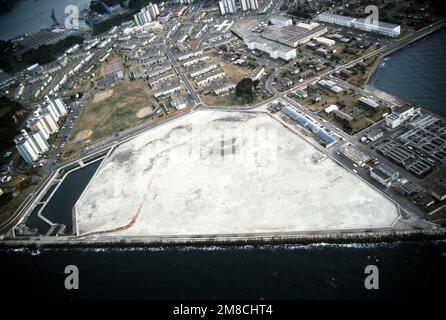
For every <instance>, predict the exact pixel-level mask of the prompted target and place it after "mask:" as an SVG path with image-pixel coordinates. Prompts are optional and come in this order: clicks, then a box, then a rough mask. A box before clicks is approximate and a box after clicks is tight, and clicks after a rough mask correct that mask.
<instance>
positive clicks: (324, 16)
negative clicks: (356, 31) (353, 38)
mask: <svg viewBox="0 0 446 320" xmlns="http://www.w3.org/2000/svg"><path fill="white" fill-rule="evenodd" d="M317 18H318V20H319V21H322V22H327V23H332V24H336V25H338V26H343V27H348V28H352V27H353V21H355V18H353V17H348V16H340V15H338V14H332V13H328V12H323V13H321V14H319V15H318V17H317Z"/></svg>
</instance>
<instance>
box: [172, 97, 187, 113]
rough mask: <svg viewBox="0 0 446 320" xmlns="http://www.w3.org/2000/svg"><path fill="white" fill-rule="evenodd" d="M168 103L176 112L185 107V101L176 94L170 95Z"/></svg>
mask: <svg viewBox="0 0 446 320" xmlns="http://www.w3.org/2000/svg"><path fill="white" fill-rule="evenodd" d="M170 103H171V104H172V107H174V108H175V109H176V110H181V109H184V108H186V107H187V103H186V100H185V99H184V98H182V97H180V96H178V95H176V94H171V95H170Z"/></svg>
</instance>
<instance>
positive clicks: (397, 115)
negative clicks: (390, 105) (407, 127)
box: [386, 105, 420, 128]
mask: <svg viewBox="0 0 446 320" xmlns="http://www.w3.org/2000/svg"><path fill="white" fill-rule="evenodd" d="M419 111H420V110H419V109H418V110H415V108H414V107H412V106H410V105H404V106H402V107H400V108H398V109H396V110H394V111H393V112H392V113H391V114H389V115H388V116H386V125H387V126H388V127H390V128H396V127H398V126H400V125H401V124H403V123H404V122H406V121H407V120H409V119H410V118H412V117H413V116H414V115H415V114H418V113H419Z"/></svg>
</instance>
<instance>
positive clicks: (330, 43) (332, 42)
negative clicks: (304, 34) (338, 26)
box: [314, 37, 336, 47]
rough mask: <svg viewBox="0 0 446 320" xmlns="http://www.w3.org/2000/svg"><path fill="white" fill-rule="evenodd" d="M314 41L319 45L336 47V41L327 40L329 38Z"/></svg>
mask: <svg viewBox="0 0 446 320" xmlns="http://www.w3.org/2000/svg"><path fill="white" fill-rule="evenodd" d="M314 40H315V41H316V42H317V43H319V44H321V45H323V46H326V47H332V46H334V45H335V44H336V41H334V40H332V39H327V38H324V37H318V38H314Z"/></svg>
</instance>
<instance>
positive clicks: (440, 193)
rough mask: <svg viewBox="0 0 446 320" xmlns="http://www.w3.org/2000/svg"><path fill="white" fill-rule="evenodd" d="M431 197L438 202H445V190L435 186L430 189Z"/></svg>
mask: <svg viewBox="0 0 446 320" xmlns="http://www.w3.org/2000/svg"><path fill="white" fill-rule="evenodd" d="M432 196H433V197H434V198H435V199H437V200H438V201H443V200H446V188H445V187H443V186H440V185H436V186H434V187H433V188H432Z"/></svg>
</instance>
